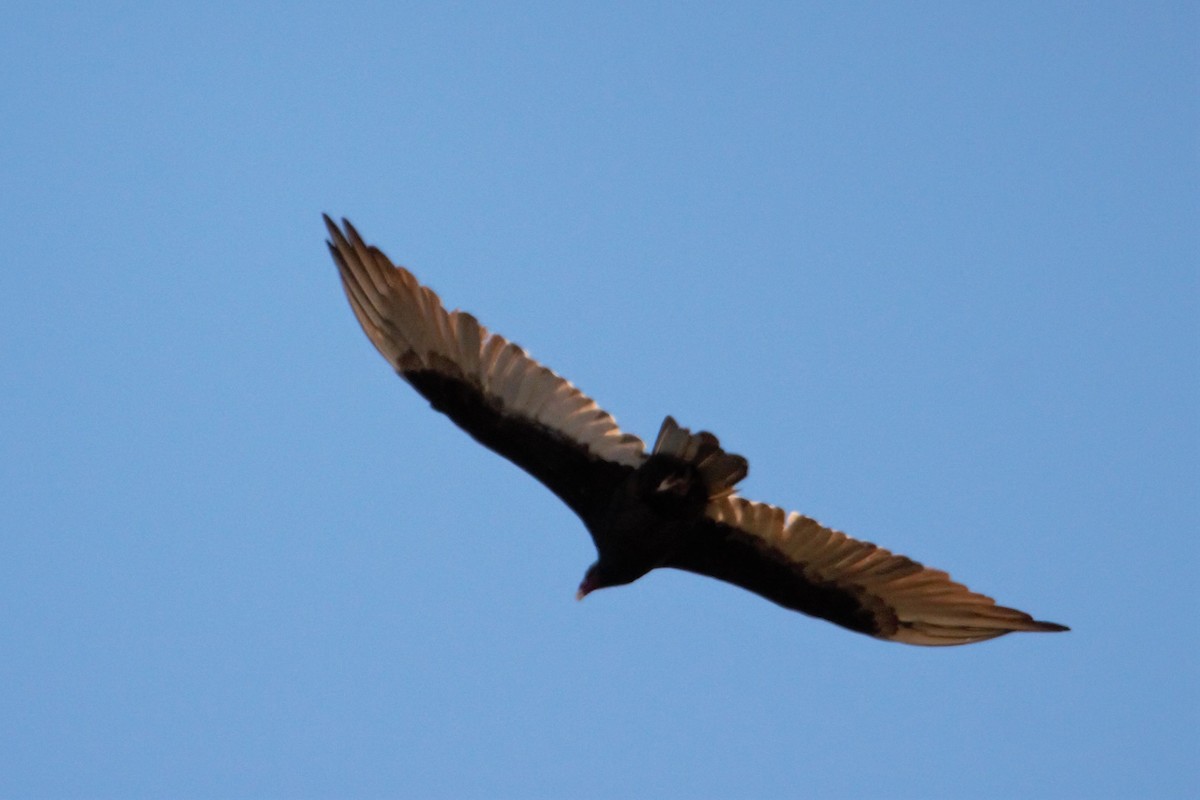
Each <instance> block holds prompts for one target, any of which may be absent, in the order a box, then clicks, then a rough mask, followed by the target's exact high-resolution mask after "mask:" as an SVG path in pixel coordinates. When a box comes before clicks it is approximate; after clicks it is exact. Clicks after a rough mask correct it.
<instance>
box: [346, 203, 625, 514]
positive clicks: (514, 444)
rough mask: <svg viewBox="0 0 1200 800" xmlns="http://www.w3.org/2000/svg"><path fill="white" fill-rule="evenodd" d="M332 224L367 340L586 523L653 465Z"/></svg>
mask: <svg viewBox="0 0 1200 800" xmlns="http://www.w3.org/2000/svg"><path fill="white" fill-rule="evenodd" d="M342 223H343V225H344V226H345V230H344V232H343V230H341V229H339V228H338V226H337V225H336V224H334V222H333V221H332V220H331V219H330V218H329V217H328V216H326V217H325V225H326V227H327V228H328V229H329V242H328V244H329V250H330V252H331V253H332V254H333V260H334V261H335V262H336V263H337V267H338V272H339V273H340V274H341V277H342V286H343V288H344V289H345V290H346V297H347V298H348V299H349V300H350V307H351V308H352V309H353V310H354V315H355V316H356V317H357V318H358V321H359V323H360V324H361V325H362V327H363V331H365V332H366V334H367V338H369V339H370V340H371V342H372V343H373V344H374V345H375V347H376V349H377V350H379V352H380V353H381V354H382V355H383V357H384V358H386V359H387V360H388V362H389V363H391V365H392V366H393V367H394V368H395V369H396V372H398V373H399V374H400V377H402V378H404V379H405V380H406V381H408V382H409V383H410V384H412V386H413V387H414V388H415V389H416V390H417V391H418V392H420V393H421V394H422V395H423V396H424V397H425V399H426V400H428V401H429V403H430V405H432V406H433V407H434V408H435V409H437V410H438V411H441V412H442V413H443V414H446V415H447V416H448V417H450V419H452V420H453V421H454V422H455V424H457V425H458V426H459V427H460V428H462V429H463V430H465V431H466V432H467V433H469V434H471V436H473V437H474V438H475V439H476V440H478V441H479V442H480V443H482V444H484V445H486V446H487V447H489V448H491V449H492V450H495V451H496V452H497V453H499V454H500V455H502V456H504V457H505V458H507V459H509V460H510V461H512V462H514V463H515V464H517V465H518V466H519V467H521V468H522V469H524V470H525V471H526V472H528V473H529V474H531V475H533V476H534V477H535V478H537V479H538V480H539V481H541V482H542V483H544V484H545V485H546V486H547V487H549V488H550V490H551V491H553V492H554V493H555V494H556V495H558V496H559V497H560V498H561V499H562V500H563V502H565V503H566V504H567V505H568V506H570V507H571V508H572V510H574V511H575V512H576V513H577V514H579V515H580V516H583V517H585V518H586V516H587V515H588V514H589V513H593V512H594V511H595V509H596V506H597V505H598V504H599V503H601V502H603V501H604V500H605V499H606V498H607V497H608V496H609V494H610V493H611V491H612V488H613V486H614V485H615V484H616V482H618V481H620V480H622V479H623V478H624V477H625V475H627V474H628V473H629V472H630V471H631V470H632V469H634V468H636V467H637V466H638V465H639V464H641V463H642V462H643V461H644V460H645V459H646V454H645V445H644V444H643V443H642V440H641V439H639V438H637V437H636V436H632V435H630V434H627V433H622V432H621V429H620V428H618V427H617V423H616V421H615V420H613V418H612V417H611V416H610V415H609V414H608V413H607V412H606V411H604V410H603V409H601V408H600V407H599V406H597V405H596V403H595V401H593V400H592V399H591V398H589V397H587V396H586V395H584V394H583V392H581V391H579V390H578V389H576V388H575V387H574V386H573V385H571V383H570V382H568V381H567V380H565V379H564V378H562V377H560V376H558V375H556V374H555V373H554V372H552V371H550V370H549V369H547V368H546V367H543V366H542V365H541V364H538V363H537V362H536V361H534V360H533V359H531V358H530V357H529V356H528V355H527V354H526V353H525V351H524V350H522V349H521V348H520V347H518V346H517V345H515V344H513V343H512V342H509V341H508V340H506V339H505V338H504V337H502V336H500V335H498V334H495V333H491V334H489V333H488V331H487V329H486V328H484V327H483V326H482V325H480V324H479V322H478V321H476V319H475V318H474V317H472V316H471V315H470V314H468V313H466V312H464V311H453V312H447V311H446V309H445V308H443V307H442V304H441V301H440V300H439V299H438V296H437V295H436V294H434V293H433V291H431V290H430V289H428V288H427V287H424V286H421V285H420V284H419V283H417V280H416V278H414V277H413V276H412V274H411V273H410V272H408V271H407V270H405V269H404V268H403V267H398V266H395V265H394V264H392V262H391V261H389V260H388V258H387V256H385V255H384V254H383V253H382V252H380V251H379V250H378V249H377V248H375V247H371V246H368V245H366V244H365V243H364V242H363V240H362V238H361V237H360V236H359V235H358V231H356V230H355V229H354V227H353V226H352V225H351V224H350V223H349V222H348V221H347V220H342Z"/></svg>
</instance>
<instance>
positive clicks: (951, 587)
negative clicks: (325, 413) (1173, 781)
mask: <svg viewBox="0 0 1200 800" xmlns="http://www.w3.org/2000/svg"><path fill="white" fill-rule="evenodd" d="M325 225H326V227H327V228H328V230H329V240H328V242H327V243H328V245H329V250H330V253H332V255H333V260H334V262H335V263H336V264H337V268H338V272H339V273H340V275H341V279H342V286H343V287H344V289H345V291H346V297H347V299H349V301H350V307H351V308H352V309H353V311H354V315H355V316H356V317H357V318H358V321H359V324H361V325H362V328H363V331H364V332H365V333H366V334H367V338H368V339H370V340H371V343H372V344H374V345H375V348H376V349H377V350H378V351H379V352H380V353H381V354H382V355H383V357H384V358H385V359H387V361H388V363H390V364H391V365H392V367H393V368H394V369H395V370H396V372H398V373H399V374H400V377H401V378H403V379H404V380H406V381H407V382H408V383H409V384H410V385H412V387H413V388H414V389H416V390H417V391H418V392H419V393H420V394H421V396H422V397H424V398H425V399H426V400H428V401H429V404H430V405H431V406H433V408H435V409H436V410H438V411H440V412H442V413H443V414H445V415H446V416H448V417H450V419H451V420H452V421H453V422H454V423H455V424H456V425H458V426H459V427H460V428H462V429H463V430H465V431H466V432H467V433H469V434H470V435H471V436H472V437H474V438H475V439H476V440H477V441H478V442H480V443H481V444H483V445H485V446H486V447H488V448H490V449H492V450H494V451H496V452H497V453H499V454H500V455H502V456H504V457H505V458H507V459H509V460H510V461H512V462H513V463H515V464H516V465H517V466H519V467H521V468H522V469H524V470H525V471H526V472H528V473H529V474H530V475H532V476H533V477H535V478H537V479H538V480H539V481H541V482H542V483H543V484H545V486H546V487H547V488H548V489H550V491H552V492H554V494H556V495H558V497H559V499H561V500H562V501H563V502H564V503H566V504H567V505H568V506H569V507H570V508H571V510H572V511H574V512H575V513H576V514H577V515H578V516H579V518H580V519H581V520H582V521H583V524H584V526H585V527H586V528H587V530H588V533H590V534H591V536H592V540H593V541H594V542H595V545H596V552H597V559H596V562H595V563H594V564H592V566H591V567H590V568H589V569H588V570H587V573H586V574H585V575H584V577H583V582H582V583H581V584H580V585H579V592H578V594H577V597H578V598H579V599H582V598H583V597H584V596H585V595H587V594H589V593H590V592H593V591H595V590H597V589H603V588H606V587H610V586H621V585H623V584H627V583H632V582H633V581H636V580H637V579H638V578H641V577H642V576H643V575H645V574H646V573H648V572H650V571H651V570H654V569H657V568H661V567H671V568H674V569H680V570H686V571H688V572H694V573H698V574H700V575H707V576H709V577H712V578H717V579H718V580H722V581H727V582H729V583H732V584H735V585H737V586H740V587H742V588H744V589H748V590H750V591H751V592H754V593H756V594H759V595H761V596H762V597H765V598H766V599H768V600H770V601H772V602H774V603H777V604H779V605H781V606H783V607H784V608H789V609H793V610H795V611H800V612H802V613H804V614H808V615H810V616H813V617H819V618H821V619H825V620H829V621H830V622H833V623H835V624H837V625H841V626H842V627H844V628H849V629H850V630H852V631H857V632H859V633H865V634H868V635H870V636H874V637H877V638H879V639H886V640H889V641H894V642H904V643H906V644H916V645H953V644H968V643H971V642H980V641H983V640H985V639H992V638H995V637H997V636H1003V635H1004V634H1006V633H1012V632H1014V631H1065V630H1067V628H1066V627H1065V626H1063V625H1058V624H1056V623H1053V622H1041V621H1039V620H1035V619H1034V618H1033V617H1031V616H1030V615H1028V614H1026V613H1025V612H1023V611H1017V610H1016V609H1012V608H1005V607H1004V606H1000V605H997V604H996V602H995V601H994V600H992V599H991V598H990V597H985V596H984V595H981V594H977V593H976V592H972V591H971V590H969V589H967V588H966V587H965V586H963V585H962V584H959V583H955V582H954V581H952V580H950V576H949V575H947V574H946V573H945V572H942V571H940V570H935V569H929V568H927V567H924V566H922V565H921V564H918V563H917V562H916V561H913V560H912V559H909V558H906V557H904V556H900V555H894V554H892V553H890V552H889V551H887V550H884V549H883V548H881V547H877V546H875V545H873V544H870V543H868V542H862V541H858V540H855V539H852V538H850V537H849V536H847V535H846V534H844V533H841V532H839V531H835V530H832V529H830V528H827V527H825V526H824V525H821V524H820V523H819V522H817V521H815V520H813V519H810V518H809V517H806V516H802V515H800V514H797V513H794V512H793V513H790V514H789V513H786V512H785V511H783V509H780V508H776V507H775V506H770V505H766V504H764V503H756V502H753V501H751V500H746V499H744V498H742V497H739V496H738V494H737V493H736V491H735V486H736V485H737V483H738V481H740V480H741V479H742V478H745V477H746V474H747V472H748V464H747V462H746V459H744V458H742V457H741V456H739V455H734V454H732V453H727V452H726V451H725V450H723V449H722V448H721V443H720V442H719V441H718V440H717V437H716V436H714V435H712V434H711V433H708V432H707V431H700V432H698V433H692V432H691V431H690V430H688V429H687V428H683V427H680V426H679V425H678V424H677V423H676V422H675V420H674V419H672V418H671V417H667V418H666V419H664V420H663V423H662V427H661V429H660V430H659V432H658V437H657V438H656V439H655V442H654V447H653V448H651V449H650V451H649V452H647V450H646V446H645V444H644V443H643V442H642V440H641V439H639V438H638V437H636V436H633V435H631V434H628V433H624V432H622V431H621V429H620V428H619V427H617V423H616V421H615V420H614V419H613V418H612V416H611V415H609V414H608V413H607V412H606V411H604V410H603V409H601V408H600V407H599V406H597V405H596V403H595V401H593V400H592V399H591V398H589V397H588V396H587V395H585V394H584V393H583V392H581V391H580V390H579V389H577V388H575V386H574V385H572V384H571V383H570V382H569V381H567V380H566V379H565V378H562V377H561V376H559V375H558V374H556V373H554V372H552V371H551V370H549V369H547V368H546V367H544V366H542V365H541V364H539V363H537V362H536V361H534V360H533V359H532V358H530V357H529V355H528V354H527V353H526V352H525V351H524V350H523V349H522V348H520V347H518V346H517V345H515V344H513V343H512V342H510V341H508V340H507V339H505V338H504V337H503V336H500V335H499V334H497V333H489V332H488V330H487V329H486V328H484V327H483V326H482V325H480V324H479V322H478V321H477V320H476V319H475V317H473V316H471V315H470V314H468V313H466V312H465V311H451V312H447V311H446V309H445V308H444V307H443V306H442V303H441V301H440V300H439V299H438V296H437V295H436V294H434V293H433V291H432V290H430V289H428V288H427V287H425V286H422V285H421V284H419V283H418V282H417V280H416V278H414V277H413V275H412V273H410V272H409V271H408V270H406V269H404V268H403V267H399V266H396V265H395V264H393V263H392V262H391V261H389V260H388V258H387V256H385V255H384V254H383V253H382V252H381V251H380V250H379V249H378V248H376V247H373V246H370V245H367V244H366V243H365V242H364V241H363V239H362V237H360V236H359V234H358V232H357V231H356V230H355V229H354V226H352V225H351V224H350V222H349V221H348V220H342V227H341V228H339V227H338V226H337V225H336V224H335V223H334V222H333V220H331V219H330V218H329V217H328V216H326V217H325Z"/></svg>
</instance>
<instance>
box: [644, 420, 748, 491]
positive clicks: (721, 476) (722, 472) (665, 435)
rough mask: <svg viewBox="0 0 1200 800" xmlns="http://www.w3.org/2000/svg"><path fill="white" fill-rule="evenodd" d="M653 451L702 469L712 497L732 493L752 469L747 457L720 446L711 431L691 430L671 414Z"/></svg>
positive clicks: (705, 484) (702, 478) (664, 422)
mask: <svg viewBox="0 0 1200 800" xmlns="http://www.w3.org/2000/svg"><path fill="white" fill-rule="evenodd" d="M654 453H655V454H662V455H669V456H674V457H675V458H678V459H680V460H681V461H685V462H687V463H689V464H692V465H694V466H695V467H696V471H697V472H698V473H700V479H701V480H703V481H704V486H705V489H706V490H707V491H708V496H709V498H710V499H715V498H718V497H726V496H728V495H731V494H733V492H734V485H735V484H737V482H738V481H740V480H741V479H742V478H745V477H746V475H747V474H748V473H749V471H750V465H749V463H748V462H747V461H746V459H744V458H742V457H741V456H739V455H734V454H733V453H726V452H725V451H724V450H722V449H721V442H720V440H718V439H717V437H716V436H714V435H712V434H711V433H709V432H708V431H700V432H699V433H692V432H691V431H690V430H688V429H687V428H681V427H680V426H679V424H678V423H677V422H675V420H674V419H673V418H672V417H667V418H666V419H664V420H663V424H662V428H660V429H659V431H658V439H657V440H656V441H655V442H654Z"/></svg>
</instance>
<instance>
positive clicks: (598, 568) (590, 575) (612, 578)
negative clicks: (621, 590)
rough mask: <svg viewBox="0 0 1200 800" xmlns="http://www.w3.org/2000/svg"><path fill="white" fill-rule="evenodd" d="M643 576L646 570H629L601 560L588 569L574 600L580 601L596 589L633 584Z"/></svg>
mask: <svg viewBox="0 0 1200 800" xmlns="http://www.w3.org/2000/svg"><path fill="white" fill-rule="evenodd" d="M645 574H646V570H644V569H638V570H631V569H627V568H624V567H622V566H621V565H619V564H613V563H611V562H606V561H603V560H600V561H597V562H596V563H595V564H592V565H591V566H590V567H588V571H587V573H586V574H584V576H583V581H582V582H581V583H580V584H579V591H577V592H576V593H575V599H576V600H582V599H583V598H585V597H587V596H588V595H589V594H591V593H592V592H594V591H596V590H597V589H607V588H608V587H610V586H624V585H625V584H627V583H633V582H634V581H636V580H637V579H638V578H640V577H642V576H643V575H645Z"/></svg>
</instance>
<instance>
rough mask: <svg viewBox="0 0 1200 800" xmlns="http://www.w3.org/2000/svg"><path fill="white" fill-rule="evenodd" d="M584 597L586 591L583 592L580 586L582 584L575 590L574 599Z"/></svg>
mask: <svg viewBox="0 0 1200 800" xmlns="http://www.w3.org/2000/svg"><path fill="white" fill-rule="evenodd" d="M585 597H587V592H585V591H584V590H583V587H582V586H580V587H579V591H577V592H576V593H575V599H576V600H582V599H583V598H585Z"/></svg>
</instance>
